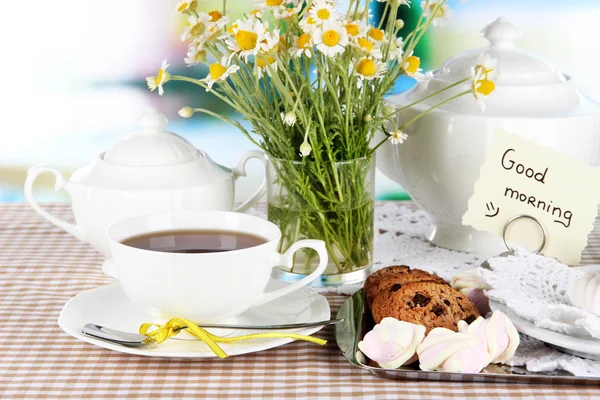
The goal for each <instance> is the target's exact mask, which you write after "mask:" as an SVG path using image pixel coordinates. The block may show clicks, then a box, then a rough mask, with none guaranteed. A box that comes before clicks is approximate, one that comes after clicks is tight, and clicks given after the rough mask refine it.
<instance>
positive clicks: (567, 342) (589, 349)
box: [490, 300, 600, 361]
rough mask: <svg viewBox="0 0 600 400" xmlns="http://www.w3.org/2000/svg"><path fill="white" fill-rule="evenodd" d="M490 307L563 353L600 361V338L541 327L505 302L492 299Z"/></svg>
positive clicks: (530, 334)
mask: <svg viewBox="0 0 600 400" xmlns="http://www.w3.org/2000/svg"><path fill="white" fill-rule="evenodd" d="M490 308H491V309H492V311H496V310H500V311H502V312H503V313H504V314H506V316H507V317H508V318H509V319H510V320H511V321H512V322H513V324H514V325H515V327H516V328H517V330H518V331H519V332H522V333H524V334H526V335H528V336H531V337H532V338H535V339H538V340H541V341H542V342H545V343H547V344H549V345H551V346H552V347H555V348H556V349H557V350H559V351H562V352H563V353H568V354H572V355H574V356H577V357H583V358H589V359H592V360H598V361H600V340H598V339H593V338H590V339H586V338H579V337H574V336H569V335H565V334H563V333H559V332H554V331H551V330H549V329H543V328H539V327H537V326H535V324H534V323H533V322H531V321H528V320H526V319H524V318H521V317H519V316H518V315H516V314H515V313H514V312H513V311H512V310H510V309H509V308H508V307H507V306H506V305H505V304H502V303H499V302H496V301H492V300H490Z"/></svg>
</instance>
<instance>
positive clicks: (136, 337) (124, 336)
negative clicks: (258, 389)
mask: <svg viewBox="0 0 600 400" xmlns="http://www.w3.org/2000/svg"><path fill="white" fill-rule="evenodd" d="M343 321H344V319H343V318H338V319H330V320H328V321H318V322H305V323H299V324H285V325H215V324H212V325H211V324H208V325H207V324H202V325H201V327H202V328H219V329H253V330H261V331H262V330H285V329H298V328H311V327H315V326H327V325H334V324H338V323H340V322H343ZM185 328H186V327H181V328H180V329H178V330H181V329H185ZM81 333H83V334H84V335H87V336H91V337H93V338H95V339H100V340H104V341H107V342H111V343H117V344H120V345H123V346H129V347H140V346H147V345H148V343H146V342H145V341H146V339H148V336H146V335H142V334H139V333H130V332H123V331H118V330H116V329H111V328H106V327H104V326H102V325H97V324H86V325H84V327H83V328H81Z"/></svg>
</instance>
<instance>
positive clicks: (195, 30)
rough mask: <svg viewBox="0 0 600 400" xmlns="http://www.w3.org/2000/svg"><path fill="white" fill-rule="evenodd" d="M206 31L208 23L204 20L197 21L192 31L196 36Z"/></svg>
mask: <svg viewBox="0 0 600 400" xmlns="http://www.w3.org/2000/svg"><path fill="white" fill-rule="evenodd" d="M205 31H206V25H204V23H202V22H197V23H196V25H194V26H192V29H190V33H191V34H192V35H194V36H200V35H202V34H203V33H204V32H205Z"/></svg>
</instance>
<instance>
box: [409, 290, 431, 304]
mask: <svg viewBox="0 0 600 400" xmlns="http://www.w3.org/2000/svg"><path fill="white" fill-rule="evenodd" d="M430 300H431V299H430V298H429V297H427V296H423V295H422V294H421V293H417V294H415V297H413V302H414V303H415V304H416V305H418V306H421V307H425V306H426V305H427V304H429V301H430Z"/></svg>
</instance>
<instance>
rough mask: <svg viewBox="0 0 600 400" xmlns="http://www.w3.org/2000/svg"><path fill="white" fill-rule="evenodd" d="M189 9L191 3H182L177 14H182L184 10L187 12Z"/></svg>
mask: <svg viewBox="0 0 600 400" xmlns="http://www.w3.org/2000/svg"><path fill="white" fill-rule="evenodd" d="M188 7H189V3H187V2H185V3H181V4H180V5H179V7H177V12H182V11H184V10H187V8H188Z"/></svg>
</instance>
